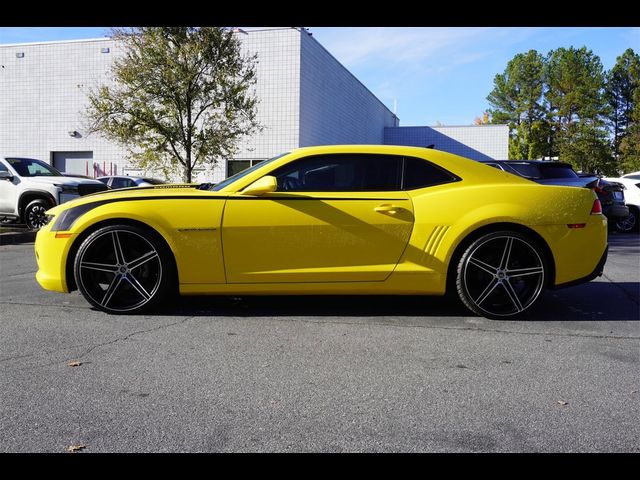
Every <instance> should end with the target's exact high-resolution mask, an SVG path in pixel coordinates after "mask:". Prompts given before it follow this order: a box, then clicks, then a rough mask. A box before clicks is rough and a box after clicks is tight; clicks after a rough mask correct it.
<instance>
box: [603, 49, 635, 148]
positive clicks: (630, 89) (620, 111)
mask: <svg viewBox="0 0 640 480" xmlns="http://www.w3.org/2000/svg"><path fill="white" fill-rule="evenodd" d="M639 86H640V56H638V55H637V54H636V53H635V52H634V51H633V49H631V48H628V49H627V50H626V51H625V52H624V53H623V54H622V55H621V56H619V57H618V58H617V59H616V64H615V65H614V67H613V68H612V69H611V70H610V71H609V72H608V73H607V84H606V86H605V100H606V102H607V106H608V107H609V110H608V112H607V119H608V122H609V126H610V129H611V134H612V146H613V154H614V156H615V157H616V159H617V158H618V157H619V154H620V143H621V142H622V140H623V139H624V137H625V136H626V135H627V133H628V131H629V125H630V123H632V122H633V119H632V112H633V110H634V105H635V102H634V98H633V97H634V92H635V90H636V89H638V87H639Z"/></svg>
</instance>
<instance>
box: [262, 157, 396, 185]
mask: <svg viewBox="0 0 640 480" xmlns="http://www.w3.org/2000/svg"><path fill="white" fill-rule="evenodd" d="M272 175H273V176H275V177H276V178H277V180H278V191H283V192H363V191H370V192H371V191H379V192H380V191H393V190H400V188H401V187H400V183H401V182H400V179H401V175H402V157H400V156H394V155H375V154H356V153H354V154H349V153H344V154H331V155H315V156H313V157H306V158H302V159H300V160H296V161H295V162H293V163H291V164H288V165H284V166H282V167H281V168H279V169H277V170H275V171H274V172H273V173H272Z"/></svg>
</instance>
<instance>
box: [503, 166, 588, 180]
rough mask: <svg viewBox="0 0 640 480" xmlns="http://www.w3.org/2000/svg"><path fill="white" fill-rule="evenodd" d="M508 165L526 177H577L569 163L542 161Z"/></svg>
mask: <svg viewBox="0 0 640 480" xmlns="http://www.w3.org/2000/svg"><path fill="white" fill-rule="evenodd" d="M509 166H510V167H511V168H512V169H513V170H515V171H516V172H517V173H518V174H519V175H522V176H523V177H526V178H533V179H541V178H579V177H578V174H577V173H576V172H574V171H573V169H572V168H571V166H569V165H554V164H548V165H547V164H544V163H510V164H509Z"/></svg>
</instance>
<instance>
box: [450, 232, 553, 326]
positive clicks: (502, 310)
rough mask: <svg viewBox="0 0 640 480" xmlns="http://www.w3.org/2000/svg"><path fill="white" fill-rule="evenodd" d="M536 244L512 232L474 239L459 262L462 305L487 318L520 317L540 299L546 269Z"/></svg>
mask: <svg viewBox="0 0 640 480" xmlns="http://www.w3.org/2000/svg"><path fill="white" fill-rule="evenodd" d="M539 252H540V249H539V247H538V244H537V242H535V241H534V240H532V239H531V238H529V237H528V236H526V235H523V234H521V233H519V232H513V231H502V232H494V233H489V234H486V235H483V236H482V237H480V238H478V239H477V240H475V241H474V242H473V243H472V244H471V245H470V246H469V248H467V249H466V251H465V252H464V253H463V254H462V257H461V258H460V261H459V263H458V270H457V277H456V287H457V290H458V295H459V296H460V299H461V300H462V302H463V303H464V304H465V305H466V306H467V307H468V308H469V309H470V310H472V311H473V312H475V313H477V314H478V315H481V316H485V317H488V318H504V317H510V316H514V315H519V314H521V313H523V312H524V311H525V310H527V309H528V308H530V307H531V306H532V305H533V304H534V303H535V302H536V300H537V299H538V297H539V296H540V294H541V292H542V290H543V287H544V285H545V282H546V275H547V269H546V268H545V262H544V258H543V256H542V254H541V253H539Z"/></svg>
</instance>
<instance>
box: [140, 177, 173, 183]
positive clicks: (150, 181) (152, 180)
mask: <svg viewBox="0 0 640 480" xmlns="http://www.w3.org/2000/svg"><path fill="white" fill-rule="evenodd" d="M142 181H143V182H147V183H150V184H151V185H162V184H164V183H167V182H165V181H164V180H160V179H158V178H143V179H142Z"/></svg>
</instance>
